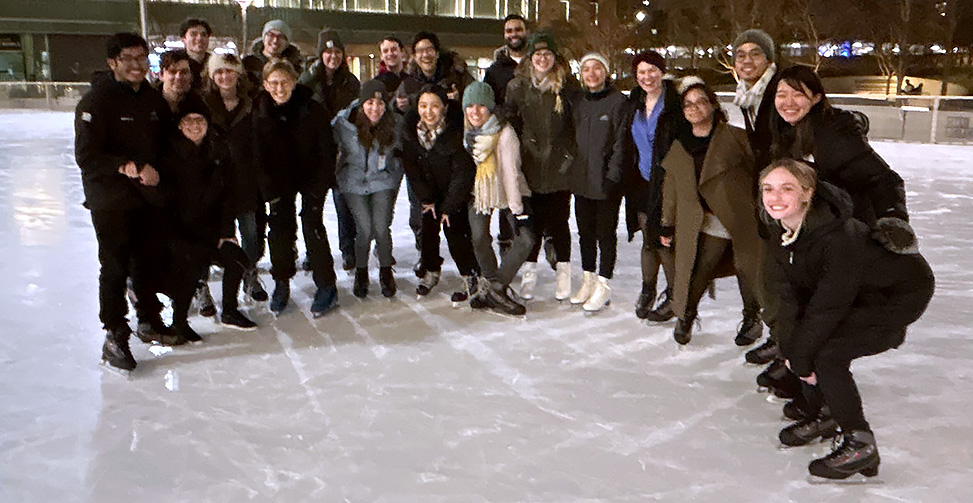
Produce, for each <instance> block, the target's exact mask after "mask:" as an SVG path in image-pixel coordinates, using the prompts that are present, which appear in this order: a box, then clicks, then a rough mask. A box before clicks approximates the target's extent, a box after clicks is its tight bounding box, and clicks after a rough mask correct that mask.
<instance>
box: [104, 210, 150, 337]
mask: <svg viewBox="0 0 973 503" xmlns="http://www.w3.org/2000/svg"><path fill="white" fill-rule="evenodd" d="M154 211H155V210H152V209H132V210H123V211H115V210H92V211H91V223H92V226H93V227H94V228H95V237H96V238H97V240H98V261H99V262H100V264H101V270H100V272H99V275H98V300H99V305H100V309H99V313H98V317H99V319H100V320H101V323H102V326H104V328H105V329H106V330H114V329H120V328H122V327H125V326H127V325H128V320H127V318H126V317H125V316H126V315H127V314H128V304H127V303H126V300H125V291H126V289H127V284H126V283H127V280H128V278H129V277H130V276H131V278H132V288H133V290H134V291H135V296H136V298H137V299H138V302H137V305H136V306H135V308H136V311H137V312H138V313H139V315H140V318H144V317H147V316H153V315H154V316H158V315H159V312H160V311H161V310H162V305H161V303H159V299H158V298H157V297H156V296H155V294H154V293H153V290H154V288H153V285H154V284H156V283H157V281H158V280H159V275H158V274H157V273H156V272H155V271H157V270H158V269H161V268H163V267H164V259H165V257H164V254H160V253H159V251H160V250H161V248H162V247H161V246H160V243H161V241H158V240H159V238H160V237H161V236H159V235H158V234H159V229H158V227H157V226H156V223H155V219H154V218H153V212H154Z"/></svg>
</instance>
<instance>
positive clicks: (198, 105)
mask: <svg viewBox="0 0 973 503" xmlns="http://www.w3.org/2000/svg"><path fill="white" fill-rule="evenodd" d="M189 114H199V115H202V116H203V117H206V122H211V121H212V118H211V116H210V113H209V107H207V106H206V103H204V102H203V100H202V98H200V97H199V95H197V94H194V93H190V94H188V95H186V97H185V98H184V99H183V100H182V102H181V103H179V106H178V107H177V108H176V113H175V114H174V117H173V118H174V119H175V123H176V124H179V123H180V122H181V121H182V119H183V117H185V116H187V115H189Z"/></svg>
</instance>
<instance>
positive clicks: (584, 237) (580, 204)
mask: <svg viewBox="0 0 973 503" xmlns="http://www.w3.org/2000/svg"><path fill="white" fill-rule="evenodd" d="M621 204H622V200H621V199H620V198H615V197H613V198H611V199H602V200H598V199H588V198H586V197H581V196H577V195H576V196H574V217H575V219H576V220H577V222H578V243H579V245H580V246H581V269H582V270H584V271H586V272H595V270H596V269H595V263H596V259H597V257H598V251H599V250H600V251H601V261H600V264H599V267H598V269H597V271H598V275H599V276H603V277H605V278H608V279H611V278H612V275H613V274H614V273H615V259H616V257H617V249H618V234H617V233H618V209H619V207H620V206H621Z"/></svg>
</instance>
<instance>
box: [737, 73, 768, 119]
mask: <svg viewBox="0 0 973 503" xmlns="http://www.w3.org/2000/svg"><path fill="white" fill-rule="evenodd" d="M775 73H777V63H771V64H770V66H769V67H768V68H767V70H766V71H764V74H763V75H761V76H760V80H758V81H757V82H756V83H754V85H753V86H751V87H750V88H747V82H746V81H745V80H740V82H737V91H736V96H734V97H733V104H734V105H736V106H738V107H740V109H742V110H743V113H745V114H747V117H748V118H749V119H750V124H753V123H754V122H756V120H757V107H759V106H760V101H761V100H762V99H763V97H764V92H766V91H767V85H768V84H770V80H771V79H773V78H774V74H775Z"/></svg>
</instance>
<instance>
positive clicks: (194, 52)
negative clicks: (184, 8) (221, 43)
mask: <svg viewBox="0 0 973 503" xmlns="http://www.w3.org/2000/svg"><path fill="white" fill-rule="evenodd" d="M179 34H180V36H181V37H182V44H183V46H184V47H185V48H186V53H187V54H189V69H190V70H191V71H192V72H193V89H199V88H200V87H202V85H203V80H204V79H203V69H204V68H206V62H207V61H208V60H209V38H210V37H211V36H212V35H213V28H212V27H210V25H209V23H208V22H206V20H205V19H199V18H193V17H191V18H188V19H186V20H185V21H183V22H182V24H181V25H180V26H179Z"/></svg>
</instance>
